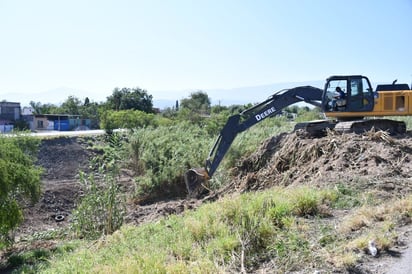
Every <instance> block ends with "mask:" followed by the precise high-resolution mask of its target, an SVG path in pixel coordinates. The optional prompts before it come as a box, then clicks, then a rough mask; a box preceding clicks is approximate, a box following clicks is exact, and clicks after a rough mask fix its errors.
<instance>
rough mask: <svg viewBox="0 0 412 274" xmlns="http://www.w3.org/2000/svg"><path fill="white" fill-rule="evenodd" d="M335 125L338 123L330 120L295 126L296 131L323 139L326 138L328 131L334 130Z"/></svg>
mask: <svg viewBox="0 0 412 274" xmlns="http://www.w3.org/2000/svg"><path fill="white" fill-rule="evenodd" d="M335 125H336V122H333V121H329V120H316V121H309V122H302V123H297V124H296V125H295V128H294V131H301V132H304V133H306V134H308V135H309V136H311V137H323V136H326V133H327V130H326V129H327V128H329V129H334V128H335Z"/></svg>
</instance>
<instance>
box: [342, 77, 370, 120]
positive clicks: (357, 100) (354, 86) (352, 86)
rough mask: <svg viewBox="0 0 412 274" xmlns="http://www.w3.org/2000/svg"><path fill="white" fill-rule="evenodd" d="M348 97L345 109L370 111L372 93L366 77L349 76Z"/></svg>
mask: <svg viewBox="0 0 412 274" xmlns="http://www.w3.org/2000/svg"><path fill="white" fill-rule="evenodd" d="M347 84H348V86H347V90H348V98H347V107H346V111H354V112H356V111H363V112H364V111H372V110H373V106H374V94H373V90H372V87H371V85H370V82H369V80H368V78H366V77H364V76H361V77H350V78H349V79H348V82H347Z"/></svg>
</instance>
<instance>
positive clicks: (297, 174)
mask: <svg viewBox="0 0 412 274" xmlns="http://www.w3.org/2000/svg"><path fill="white" fill-rule="evenodd" d="M411 137H412V133H407V134H404V135H402V136H397V137H396V138H395V137H390V136H389V135H387V134H386V133H385V132H382V131H379V132H369V133H366V134H364V135H356V134H343V135H337V134H333V133H330V134H328V135H327V136H326V137H323V138H317V139H313V138H308V137H307V136H304V135H302V134H299V133H291V134H286V133H285V134H281V135H279V136H274V137H272V138H270V139H268V140H266V141H265V142H264V143H263V144H262V145H261V147H260V148H259V149H258V150H257V151H256V152H255V153H254V154H253V155H251V156H250V157H248V158H246V159H244V160H242V161H241V162H240V164H239V165H238V166H237V167H236V168H235V170H234V174H235V175H236V177H237V180H235V181H234V182H233V183H232V184H233V185H232V187H231V188H232V189H235V191H238V192H244V191H250V190H259V189H264V188H269V187H272V186H275V185H283V186H287V185H296V184H310V185H311V186H314V187H316V186H325V185H334V184H339V183H345V184H357V188H359V187H361V186H360V185H363V187H365V188H366V187H371V184H374V185H375V187H377V188H378V189H382V190H384V191H385V192H390V193H393V194H395V195H403V194H405V193H409V192H410V191H411V184H410V182H411V179H410V174H411V171H412V163H411V159H412V149H411V147H412V138H411ZM233 186H234V187H233Z"/></svg>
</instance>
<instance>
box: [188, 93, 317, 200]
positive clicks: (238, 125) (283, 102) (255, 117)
mask: <svg viewBox="0 0 412 274" xmlns="http://www.w3.org/2000/svg"><path fill="white" fill-rule="evenodd" d="M322 93H323V90H321V89H319V88H315V87H312V86H302V87H295V88H292V89H286V90H281V91H279V92H276V93H275V94H273V95H272V96H270V97H269V98H268V99H267V100H265V101H264V102H262V103H260V104H257V105H255V106H253V107H251V108H249V109H246V110H245V111H243V112H241V113H239V114H236V115H232V116H230V117H229V119H228V120H227V122H226V124H225V125H224V127H223V128H222V130H221V131H220V134H219V136H218V138H217V140H216V142H215V144H214V145H213V147H212V149H211V150H210V153H209V156H208V157H207V159H206V164H205V167H204V168H192V169H190V170H188V171H187V172H186V174H185V183H186V188H187V191H188V193H189V195H192V194H193V193H197V192H198V190H199V189H201V187H202V185H203V183H204V182H205V181H206V180H208V179H210V178H211V177H212V176H213V174H214V173H215V171H216V169H217V168H218V166H219V164H220V162H221V161H222V160H223V157H224V156H225V154H226V152H227V151H228V149H229V147H230V146H231V144H232V143H233V141H234V139H235V138H236V136H237V135H238V134H239V133H241V132H243V131H245V130H247V129H248V128H250V127H252V126H254V125H255V124H257V123H259V122H261V121H263V120H264V119H266V118H269V117H273V116H275V115H277V114H279V113H281V112H282V110H283V109H284V108H286V107H287V106H290V105H292V104H295V103H297V102H306V103H309V104H312V105H314V106H317V107H321V100H322Z"/></svg>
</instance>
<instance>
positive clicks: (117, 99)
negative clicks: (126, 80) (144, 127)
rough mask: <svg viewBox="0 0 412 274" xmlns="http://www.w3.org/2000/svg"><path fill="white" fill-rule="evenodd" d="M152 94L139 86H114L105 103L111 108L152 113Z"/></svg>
mask: <svg viewBox="0 0 412 274" xmlns="http://www.w3.org/2000/svg"><path fill="white" fill-rule="evenodd" d="M152 100H153V96H152V95H149V94H148V93H147V91H146V90H143V89H140V88H133V89H130V88H122V89H119V88H115V89H114V90H113V93H112V95H111V96H109V97H107V105H108V108H109V109H112V110H116V111H119V110H129V109H130V110H140V111H144V112H147V113H153V102H152Z"/></svg>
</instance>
